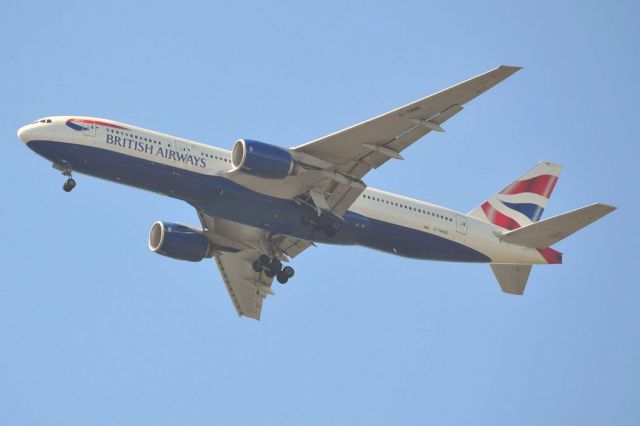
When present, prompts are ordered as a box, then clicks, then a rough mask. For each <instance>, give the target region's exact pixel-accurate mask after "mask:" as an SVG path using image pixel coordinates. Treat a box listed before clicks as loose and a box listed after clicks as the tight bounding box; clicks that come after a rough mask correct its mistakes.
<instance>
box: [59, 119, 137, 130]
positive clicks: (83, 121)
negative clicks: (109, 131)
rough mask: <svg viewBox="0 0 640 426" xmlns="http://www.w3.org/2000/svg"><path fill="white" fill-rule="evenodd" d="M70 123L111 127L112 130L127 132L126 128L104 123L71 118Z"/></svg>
mask: <svg viewBox="0 0 640 426" xmlns="http://www.w3.org/2000/svg"><path fill="white" fill-rule="evenodd" d="M71 121H72V122H74V123H78V122H79V123H84V124H97V125H99V126H107V127H113V128H114V129H122V130H129V129H127V128H126V127H122V126H118V125H117V124H111V123H107V122H106V121H99V120H89V119H85V118H72V119H71Z"/></svg>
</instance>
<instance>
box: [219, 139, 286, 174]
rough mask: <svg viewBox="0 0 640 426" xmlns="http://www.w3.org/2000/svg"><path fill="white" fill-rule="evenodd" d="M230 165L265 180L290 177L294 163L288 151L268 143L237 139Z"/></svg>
mask: <svg viewBox="0 0 640 426" xmlns="http://www.w3.org/2000/svg"><path fill="white" fill-rule="evenodd" d="M231 164H233V167H234V168H236V169H239V170H241V171H242V172H244V173H246V174H249V175H252V176H257V177H261V178H265V179H284V178H286V177H287V176H289V175H291V174H292V173H293V170H294V166H295V161H294V160H293V157H292V156H291V153H289V150H287V149H285V148H280V147H279V146H275V145H269V144H268V143H264V142H258V141H253V140H249V139H239V140H237V141H236V143H235V145H233V151H231Z"/></svg>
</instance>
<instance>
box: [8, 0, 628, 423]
mask: <svg viewBox="0 0 640 426" xmlns="http://www.w3.org/2000/svg"><path fill="white" fill-rule="evenodd" d="M376 3H380V2H370V1H368V2H349V3H346V4H345V2H329V1H324V2H317V3H311V2H308V4H307V3H306V2H277V3H274V2H256V3H250V2H249V3H247V2H202V3H194V2H188V1H182V2H178V3H175V2H174V3H169V2H140V3H135V4H131V3H130V2H116V1H114V2H109V3H93V4H92V3H87V2H80V1H77V2H71V1H70V2H65V3H64V4H63V3H60V4H53V3H50V2H29V1H12V0H10V1H7V2H4V3H3V13H2V14H1V15H0V53H1V54H2V58H3V62H2V64H3V66H2V79H1V80H0V93H2V96H1V98H0V99H1V100H0V102H1V103H0V112H1V113H2V114H1V117H2V118H0V133H1V134H2V135H3V140H4V144H3V147H4V149H3V157H2V158H3V159H4V161H5V164H4V166H3V167H2V168H0V170H1V172H0V173H1V174H2V182H4V185H3V186H2V189H0V191H1V193H2V200H3V208H1V209H0V219H1V221H2V223H3V224H4V226H3V232H2V237H1V239H0V267H1V275H0V277H1V278H0V422H1V423H2V424H5V425H87V424H92V425H140V424H154V425H178V424H189V425H211V424H229V423H232V424H239V425H248V424H253V425H255V424H283V425H298V424H309V425H326V424H363V425H364V424H366V425H373V424H380V425H388V424H416V425H417V424H421V425H422V424H428V423H433V424H452V425H467V424H487V425H489V424H490V425H512V424H520V425H539V424H567V425H599V424H616V425H637V424H638V423H639V421H640V386H639V385H640V365H639V360H640V315H639V313H638V301H639V300H640V280H639V279H638V272H637V268H636V266H637V256H638V254H637V242H638V236H639V235H638V223H637V214H638V209H639V208H640V197H639V195H638V184H640V172H639V171H638V160H639V158H640V155H639V154H640V149H639V148H638V138H637V134H638V130H637V126H636V124H637V121H638V113H639V111H638V98H639V96H640V80H639V78H638V75H639V72H640V70H639V57H638V56H639V55H638V47H637V43H638V40H640V30H639V29H638V25H637V22H638V18H639V17H640V13H639V12H640V7H638V3H637V2H623V1H619V2H610V3H607V4H605V3H603V2H582V1H579V2H556V1H552V2H530V5H525V4H519V3H520V2H507V1H505V2H495V1H483V2H426V1H416V2H402V1H398V2H389V4H388V5H381V4H376ZM500 64H510V65H520V66H523V67H524V69H523V70H522V71H521V72H519V73H517V74H516V75H515V76H513V77H512V78H510V79H509V80H507V81H506V82H504V83H503V84H501V85H499V86H498V87H496V88H495V89H493V90H492V91H490V92H488V93H486V94H484V95H482V96H481V97H479V98H478V99H476V100H475V101H473V102H472V103H471V104H469V105H468V106H467V108H466V110H465V111H464V112H463V113H461V114H459V115H458V116H456V117H455V118H454V119H452V120H451V121H450V122H448V123H447V125H446V128H447V132H446V133H444V134H430V135H429V136H428V137H426V138H425V139H423V140H421V141H420V142H419V143H417V144H415V145H414V146H413V147H411V148H410V149H409V150H407V151H406V153H404V154H405V158H406V161H404V162H392V163H389V164H387V165H385V166H384V167H383V168H381V169H379V170H377V171H375V172H373V173H371V174H370V175H369V176H367V183H368V184H369V185H370V186H373V187H380V188H383V189H386V190H390V191H394V192H399V193H402V194H405V195H408V196H411V197H415V198H419V199H425V200H428V201H431V202H435V203H438V204H443V205H446V206H449V207H452V208H456V209H459V210H462V211H468V210H470V209H471V208H473V207H475V206H476V205H477V204H478V203H480V202H481V201H483V200H484V199H486V198H487V197H488V196H489V195H491V194H493V193H494V192H495V191H496V190H498V189H499V188H501V187H502V186H503V185H504V184H506V183H508V182H510V181H511V180H512V179H513V178H515V177H517V176H518V175H520V174H521V173H522V172H524V171H525V170H527V169H529V168H530V167H531V166H532V165H533V164H535V163H536V162H537V161H539V160H543V159H545V160H552V161H555V162H559V163H561V164H563V165H564V166H565V171H564V174H563V176H562V177H561V179H560V181H559V183H558V185H557V186H556V190H555V193H554V197H553V198H552V200H551V202H550V203H549V205H548V208H547V211H545V217H549V216H550V215H554V214H558V213H561V212H564V211H566V210H570V209H573V208H577V207H580V206H583V205H586V204H589V203H591V202H595V201H600V202H608V203H611V204H614V205H617V206H618V207H619V209H618V210H617V211H616V212H614V213H613V214H611V215H610V216H608V217H606V218H605V219H603V220H602V221H600V222H598V223H596V224H595V225H593V226H592V227H590V228H588V229H587V230H585V231H583V232H581V233H580V234H577V235H575V236H573V237H571V238H569V239H567V240H565V241H563V242H561V243H560V244H558V245H557V247H556V248H558V249H559V250H561V251H563V252H564V253H565V264H564V265H563V266H559V267H554V266H549V267H536V268H534V271H533V272H532V275H531V277H530V280H529V285H528V287H527V292H526V295H525V296H524V297H521V298H520V297H513V296H508V295H504V294H502V293H501V292H500V291H499V287H498V285H497V283H496V282H495V279H494V277H493V275H492V273H491V271H490V268H489V267H488V266H486V265H458V264H449V263H435V262H420V261H415V260H408V259H403V258H396V257H393V256H389V255H385V254H382V253H378V252H375V251H371V250H368V249H364V248H358V247H331V246H320V247H318V248H315V249H310V250H308V251H307V252H305V253H304V254H303V255H301V256H300V257H299V258H297V259H296V260H295V262H294V266H295V267H296V271H297V274H296V278H295V280H293V281H292V282H291V283H290V284H287V285H286V286H279V285H277V284H276V287H275V291H276V293H277V295H276V296H275V297H274V298H271V299H268V300H267V301H266V303H265V306H264V310H263V320H262V321H261V322H255V321H251V320H247V319H243V318H237V317H236V314H235V311H234V309H233V306H232V304H231V302H230V301H229V298H228V296H227V293H226V290H225V288H224V285H223V284H222V282H221V278H220V277H219V275H218V272H217V269H216V267H215V264H214V263H213V262H211V261H207V262H201V263H199V264H191V263H183V262H179V261H174V260H171V259H167V258H163V257H161V256H158V255H155V254H152V253H150V252H149V251H148V248H147V242H146V239H147V233H148V230H149V228H150V226H151V224H152V223H153V222H154V221H155V220H157V219H163V220H174V221H183V222H191V223H197V217H196V215H195V212H194V211H193V210H192V209H191V208H190V207H189V206H187V205H186V204H182V203H180V202H178V201H175V200H172V199H169V198H163V197H160V196H157V195H155V194H151V193H145V192H142V191H139V190H135V189H132V188H127V187H123V186H120V185H116V184H113V183H109V182H105V181H100V180H96V179H94V178H90V177H86V176H81V175H78V176H76V179H77V181H78V187H77V188H76V189H75V190H74V192H73V193H71V194H66V193H64V192H63V191H62V189H61V186H62V183H63V177H62V176H60V175H59V174H58V173H57V172H56V171H55V170H53V169H52V168H51V166H50V165H49V164H47V162H46V161H45V160H43V159H42V158H39V157H38V156H37V155H35V154H34V153H32V152H31V151H30V150H28V149H27V148H26V147H24V146H23V145H22V144H21V143H20V142H19V140H18V139H17V137H16V130H17V129H18V127H20V126H21V125H23V124H25V123H27V122H30V121H32V120H34V119H36V118H39V117H41V116H46V115H56V114H60V115H65V114H78V115H93V116H100V117H108V118H112V119H116V120H120V121H124V122H128V123H132V124H135V125H139V126H143V127H147V128H152V129H156V130H160V131H164V132H167V133H171V134H175V135H179V136H183V137H186V138H190V139H194V140H198V141H202V142H205V143H209V144H214V145H220V146H223V147H227V148H230V147H231V146H232V143H233V141H234V140H236V139H237V138H240V137H248V138H254V139H258V140H264V141H267V142H271V143H274V144H278V145H282V146H293V145H297V144H300V143H303V142H305V141H308V140H311V139H314V138H316V137H319V136H322V135H324V134H326V133H329V132H333V131H335V130H338V129H341V128H343V127H346V126H348V125H351V124H354V123H356V122H359V121H361V120H364V119H367V118H369V117H371V116H373V115H377V114H380V113H382V112H385V111H387V110H389V109H392V108H395V107H397V106H399V105H402V104H404V103H407V102H409V101H412V100H414V99H416V98H419V97H422V96H424V95H427V94H430V93H433V92H435V91H437V90H440V89H442V88H444V87H447V86H449V85H452V84H455V83H457V82H459V81H461V80H463V79H466V78H469V77H472V76H474V75H477V74H480V73H482V72H484V71H486V70H488V69H491V68H493V67H495V66H497V65H500Z"/></svg>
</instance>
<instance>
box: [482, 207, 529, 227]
mask: <svg viewBox="0 0 640 426" xmlns="http://www.w3.org/2000/svg"><path fill="white" fill-rule="evenodd" d="M481 207H482V211H484V214H485V215H486V216H487V219H489V222H491V223H493V224H494V225H498V226H500V227H501V228H505V229H508V230H512V229H517V228H520V224H519V223H518V222H516V221H515V220H514V219H512V218H510V217H509V216H506V215H504V214H502V213H500V212H499V211H498V210H496V209H495V208H494V207H493V206H492V205H491V204H489V202H488V201H486V202H485V203H484V204H482V206H481Z"/></svg>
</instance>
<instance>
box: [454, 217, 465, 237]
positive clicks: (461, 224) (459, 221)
mask: <svg viewBox="0 0 640 426" xmlns="http://www.w3.org/2000/svg"><path fill="white" fill-rule="evenodd" d="M456 231H458V233H459V234H462V235H467V217H466V216H461V215H459V214H457V215H456Z"/></svg>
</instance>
